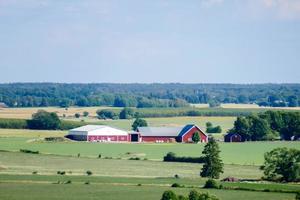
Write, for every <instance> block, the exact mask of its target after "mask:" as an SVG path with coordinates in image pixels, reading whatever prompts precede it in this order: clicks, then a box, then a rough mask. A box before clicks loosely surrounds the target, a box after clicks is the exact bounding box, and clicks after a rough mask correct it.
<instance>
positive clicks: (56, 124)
mask: <svg viewBox="0 0 300 200" xmlns="http://www.w3.org/2000/svg"><path fill="white" fill-rule="evenodd" d="M28 127H29V128H31V129H42V130H43V129H44V130H55V129H59V128H60V120H59V118H58V116H57V114H56V113H54V112H47V111H44V110H39V111H38V112H37V113H34V114H33V115H32V119H31V120H29V121H28Z"/></svg>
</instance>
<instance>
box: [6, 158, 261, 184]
mask: <svg viewBox="0 0 300 200" xmlns="http://www.w3.org/2000/svg"><path fill="white" fill-rule="evenodd" d="M201 167H202V165H201V164H194V163H171V162H161V161H149V160H148V161H143V160H140V161H134V160H128V159H98V158H83V157H79V158H78V157H71V156H56V155H39V154H26V153H19V152H0V173H6V174H7V173H9V174H31V173H32V172H33V171H37V172H38V173H39V174H45V175H55V174H56V173H57V171H65V172H67V174H72V175H84V174H85V173H86V171H87V170H91V171H92V172H93V174H94V175H97V176H111V177H118V176H119V177H120V176H123V177H174V175H175V174H178V175H179V176H181V177H190V178H191V177H199V172H200V169H201ZM69 172H71V173H69ZM227 176H234V177H238V178H251V179H257V178H260V177H261V176H262V172H261V171H260V170H259V169H258V167H256V166H240V165H225V173H224V174H223V175H222V177H227Z"/></svg>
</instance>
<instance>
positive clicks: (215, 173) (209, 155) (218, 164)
mask: <svg viewBox="0 0 300 200" xmlns="http://www.w3.org/2000/svg"><path fill="white" fill-rule="evenodd" d="M220 152H221V151H220V148H219V145H218V143H217V142H216V140H215V139H214V138H211V139H210V140H209V141H208V143H207V144H206V145H205V147H204V150H203V152H202V154H204V157H203V159H204V164H203V167H202V170H201V172H200V176H202V177H209V178H216V179H217V178H219V177H220V174H221V173H223V162H222V160H221V158H220Z"/></svg>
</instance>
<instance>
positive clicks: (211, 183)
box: [203, 179, 219, 189]
mask: <svg viewBox="0 0 300 200" xmlns="http://www.w3.org/2000/svg"><path fill="white" fill-rule="evenodd" d="M203 188H215V189H218V188H219V185H218V183H217V181H215V180H214V179H208V180H207V181H206V182H205V185H204V187H203Z"/></svg>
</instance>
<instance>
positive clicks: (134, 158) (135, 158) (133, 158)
mask: <svg viewBox="0 0 300 200" xmlns="http://www.w3.org/2000/svg"><path fill="white" fill-rule="evenodd" d="M128 160H141V158H139V157H132V158H129V159H128Z"/></svg>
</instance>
